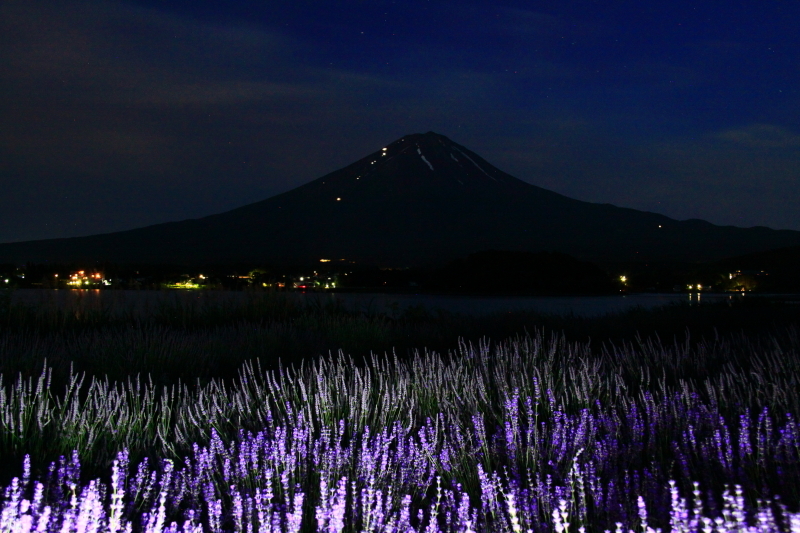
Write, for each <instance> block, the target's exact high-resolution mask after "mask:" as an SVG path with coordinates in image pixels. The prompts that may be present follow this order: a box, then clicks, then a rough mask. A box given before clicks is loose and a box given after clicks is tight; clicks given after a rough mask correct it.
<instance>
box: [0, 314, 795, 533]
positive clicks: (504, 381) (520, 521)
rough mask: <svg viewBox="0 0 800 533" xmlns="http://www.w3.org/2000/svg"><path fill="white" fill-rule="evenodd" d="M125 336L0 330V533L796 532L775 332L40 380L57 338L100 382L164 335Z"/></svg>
mask: <svg viewBox="0 0 800 533" xmlns="http://www.w3.org/2000/svg"><path fill="white" fill-rule="evenodd" d="M0 318H2V317H0ZM129 328H132V329H133V330H135V331H134V333H127V335H131V337H130V338H128V337H125V335H126V333H125V332H124V331H123V330H120V329H115V330H102V331H106V333H105V334H101V333H97V332H95V333H91V332H90V333H87V332H80V331H77V330H76V331H72V332H70V330H69V329H68V328H67V329H63V328H62V329H60V330H59V329H58V328H55V329H53V328H51V329H50V330H47V328H44V329H42V328H39V329H38V330H35V328H34V329H30V330H26V329H25V328H20V327H18V325H16V326H15V329H13V330H12V329H9V328H6V329H4V330H3V339H2V341H0V342H1V343H0V359H3V361H2V363H3V364H4V365H5V366H4V368H10V367H12V366H13V365H12V364H11V363H9V360H10V359H13V361H12V362H13V363H14V365H16V366H17V367H19V368H20V369H23V370H20V371H19V372H18V373H15V374H14V375H9V374H8V373H6V374H5V375H4V376H3V377H2V382H1V383H0V462H2V463H3V465H2V470H0V472H1V473H2V474H3V475H4V476H6V477H4V480H5V481H4V482H5V483H7V485H8V487H7V489H6V490H5V493H4V494H3V495H2V498H0V501H2V514H1V515H0V530H2V531H20V532H22V531H25V532H27V531H60V532H64V533H67V532H73V531H78V532H81V533H83V532H89V531H137V532H138V531H150V532H156V531H158V532H163V531H172V532H178V531H183V532H189V531H193V532H194V531H196V532H200V531H208V532H211V531H235V532H247V533H250V532H259V533H260V532H276V533H277V532H305V531H309V532H310V531H320V532H387V533H388V532H398V533H400V532H402V533H410V532H420V533H422V532H426V533H434V532H441V533H456V532H458V533H465V532H497V533H503V532H527V531H533V532H537V533H538V532H550V531H553V532H557V533H561V532H566V531H570V532H573V531H574V532H577V531H586V532H594V531H598V532H602V531H606V530H608V531H626V532H627V531H629V530H633V531H642V532H647V531H649V530H651V529H652V530H657V529H661V530H662V531H687V532H688V531H692V532H694V531H697V532H701V531H702V532H704V533H705V532H711V531H759V532H767V531H800V508H799V505H800V427H798V424H799V423H800V422H798V421H797V420H796V418H795V417H796V416H797V414H798V413H800V409H798V408H799V407H800V396H799V395H798V389H800V330H798V329H797V328H796V327H795V326H791V325H789V326H782V327H780V328H773V329H772V330H771V331H770V333H769V334H752V335H745V334H741V333H740V334H734V333H726V334H720V335H716V336H714V335H710V336H707V337H705V338H704V339H692V338H684V339H683V340H682V341H663V342H662V341H661V340H659V338H658V337H656V336H650V337H638V338H634V339H633V340H631V341H627V342H617V343H613V344H612V343H605V344H603V345H602V346H601V347H598V346H597V345H596V344H592V343H589V342H582V341H574V340H568V339H567V337H565V336H564V335H563V334H560V333H559V334H550V333H547V332H546V331H544V330H542V329H536V328H531V329H530V330H529V331H530V333H525V334H519V335H515V336H512V337H509V338H506V339H505V340H499V341H497V342H494V341H492V340H489V339H488V338H484V339H482V340H479V341H466V340H460V341H458V342H457V343H456V342H454V346H453V349H452V350H449V351H448V352H445V353H442V352H434V351H431V350H425V349H420V350H417V351H416V352H413V353H411V354H410V355H409V354H396V353H392V352H388V353H381V354H374V355H372V356H371V357H367V358H365V359H355V358H353V357H351V356H350V355H348V354H347V353H345V352H342V351H339V352H338V353H337V352H333V353H329V354H328V355H327V356H321V357H315V358H309V359H306V360H303V361H295V362H292V363H291V364H286V365H283V364H280V365H271V364H270V365H269V368H265V367H264V366H262V365H261V364H260V363H259V362H258V361H257V360H254V361H251V362H244V363H241V364H239V362H237V364H236V371H235V376H236V377H235V378H228V379H222V378H219V379H216V378H211V379H203V380H198V381H196V382H195V383H187V382H186V381H175V382H172V383H166V382H154V381H153V380H152V379H151V378H150V377H145V376H144V375H140V376H136V375H133V374H131V376H130V377H129V378H128V379H125V380H123V379H109V378H106V377H104V376H103V374H101V373H97V372H94V373H93V374H91V375H86V374H84V373H79V372H75V373H73V375H72V376H68V377H67V378H66V379H61V378H59V379H55V380H54V379H53V372H52V370H51V369H50V367H49V363H48V362H47V361H45V360H44V359H43V356H42V354H47V353H51V352H52V351H53V350H55V348H54V346H61V344H59V343H62V344H63V343H67V344H68V343H69V342H70V341H69V339H70V338H71V339H73V341H74V342H77V343H78V344H79V345H80V346H84V347H85V348H86V349H91V350H94V352H95V353H94V355H92V356H91V357H94V358H95V359H93V360H97V361H99V360H102V359H103V357H105V358H108V359H109V361H108V362H107V364H108V365H109V366H108V368H117V367H118V366H119V365H122V363H120V362H119V361H117V360H114V361H111V360H110V359H111V358H114V357H117V358H118V357H122V356H123V355H124V353H123V352H125V351H126V350H128V349H139V348H141V346H142V345H145V346H146V345H148V342H149V343H150V344H154V343H155V344H158V346H160V348H159V350H161V351H163V352H164V353H165V354H166V355H165V356H164V357H166V358H168V357H169V349H168V348H164V347H163V346H167V347H168V346H170V344H169V342H166V343H165V341H164V338H165V336H166V338H170V339H171V338H172V337H170V335H172V334H174V332H171V333H170V332H169V331H165V330H163V329H159V327H158V326H155V325H153V324H144V325H141V324H140V325H139V326H136V327H134V326H129ZM137 328H138V329H137ZM239 328H240V329H239V330H237V331H242V334H244V331H245V330H246V329H247V327H246V326H244V325H240V326H239ZM48 331H49V333H48ZM98 331H101V330H98ZM225 331H227V330H225ZM112 332H114V333H113V334H112ZM195 334H196V335H200V336H201V337H200V338H202V339H206V342H207V343H208V342H211V341H209V340H208V339H209V337H208V335H210V334H209V333H208V332H205V333H198V332H195ZM70 335H71V337H70ZM82 335H83V336H85V335H89V336H90V337H91V335H99V337H97V339H95V341H93V343H88V344H80V342H82V341H81V339H82V338H83V337H82ZM103 335H105V336H103ZM176 335H177V334H176ZM187 335H188V334H187ZM203 335H205V337H204V336H203ZM212 337H213V335H212ZM92 338H94V337H92ZM187 338H188V337H187ZM192 338H194V339H195V340H194V341H192V342H193V343H194V344H192V342H189V341H187V340H185V339H184V344H180V342H179V340H180V336H177V337H175V339H173V341H170V342H173V345H172V346H173V349H175V350H178V351H179V350H180V349H183V348H185V349H188V348H187V346H188V344H191V345H192V347H193V348H192V349H191V350H189V352H190V353H195V354H199V353H200V352H198V351H192V350H195V349H197V350H200V351H202V350H201V348H197V346H202V342H200V341H197V339H196V338H195V337H192ZM217 338H218V337H214V339H217ZM64 339H67V340H64ZM98 339H100V340H98ZM114 339H118V340H117V341H115V340H114ZM119 339H121V340H119ZM131 339H139V341H138V343H139V344H136V343H135V342H133V341H132V340H131ZM101 340H102V342H101ZM103 342H105V344H103ZM115 342H120V343H122V344H116V345H115V344H114V343H115ZM198 342H199V344H198ZM214 342H216V341H214ZM126 343H127V344H126ZM131 343H133V344H131ZM159 343H161V344H159ZM187 343H188V344H187ZM162 345H163V346H162ZM109 346H110V347H109ZM114 346H116V348H113V347H114ZM181 347H183V348H181ZM98 354H99V355H98ZM85 357H89V356H88V355H86V356H85ZM196 359H197V364H198V365H199V366H203V365H205V364H207V362H206V361H204V359H203V357H202V356H200V355H196ZM232 359H233V360H236V361H238V360H237V359H236V358H235V357H233V356H232ZM32 362H37V363H38V365H39V370H38V371H37V372H36V374H35V375H34V374H32V373H31V372H30V371H29V370H28V369H29V368H30V367H31V365H32V364H33V363H32ZM131 364H132V363H131ZM156 364H157V361H156ZM182 364H184V365H191V364H192V363H191V359H190V358H184V359H182ZM123 367H124V365H123ZM153 371H154V372H156V371H157V369H156V368H155V367H154V368H153ZM107 374H108V373H107ZM107 374H106V375H107Z"/></svg>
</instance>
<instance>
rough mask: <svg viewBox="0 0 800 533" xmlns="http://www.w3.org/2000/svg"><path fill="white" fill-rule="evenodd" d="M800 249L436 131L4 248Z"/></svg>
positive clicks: (702, 254) (774, 233) (685, 253)
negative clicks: (525, 175)
mask: <svg viewBox="0 0 800 533" xmlns="http://www.w3.org/2000/svg"><path fill="white" fill-rule="evenodd" d="M795 245H800V232H797V231H789V230H771V229H768V228H764V227H756V228H746V229H745V228H736V227H732V226H716V225H713V224H710V223H708V222H705V221H702V220H687V221H677V220H673V219H671V218H668V217H666V216H663V215H659V214H655V213H648V212H643V211H636V210H634V209H627V208H620V207H616V206H613V205H610V204H594V203H589V202H582V201H579V200H574V199H571V198H568V197H566V196H563V195H560V194H557V193H554V192H552V191H548V190H546V189H542V188H540V187H537V186H535V185H531V184H529V183H526V182H524V181H522V180H519V179H517V178H515V177H513V176H510V175H508V174H506V173H505V172H502V171H501V170H498V169H497V168H495V167H494V166H492V165H491V164H489V163H488V162H487V161H486V160H484V159H483V158H482V157H480V156H479V155H477V154H476V153H474V152H472V151H470V150H468V149H467V148H465V147H463V146H461V145H459V144H457V143H455V142H453V141H451V140H450V139H448V138H447V137H445V136H443V135H439V134H436V133H434V132H428V133H425V134H413V135H406V136H405V137H402V138H400V139H398V140H396V141H394V142H392V143H391V144H388V145H386V146H384V147H381V148H380V149H378V150H376V151H375V152H373V153H371V154H369V155H367V156H366V157H364V158H362V159H360V160H358V161H356V162H354V163H352V164H351V165H349V166H347V167H345V168H342V169H340V170H337V171H334V172H332V173H330V174H327V175H326V176H323V177H321V178H318V179H316V180H314V181H311V182H309V183H307V184H305V185H302V186H300V187H297V188H295V189H292V190H290V191H287V192H285V193H282V194H279V195H276V196H273V197H271V198H268V199H266V200H263V201H260V202H256V203H253V204H249V205H246V206H243V207H240V208H238V209H234V210H232V211H228V212H225V213H221V214H218V215H212V216H208V217H205V218H201V219H195V220H185V221H182V222H171V223H166V224H157V225H154V226H148V227H145V228H139V229H135V230H130V231H123V232H117V233H109V234H104V235H94V236H89V237H77V238H70V239H50V240H42V241H29V242H22V243H11V244H4V245H0V262H12V261H13V262H24V261H33V262H43V261H54V262H66V261H80V260H107V261H113V262H137V263H142V262H148V263H173V264H175V263H184V264H186V263H230V262H271V263H274V264H289V263H295V264H308V263H313V262H319V260H320V259H324V258H328V259H347V260H351V261H356V262H358V263H367V264H381V265H396V266H423V265H433V264H442V263H443V262H445V261H448V260H451V259H453V258H456V257H460V256H465V255H467V254H470V253H473V252H476V251H479V250H487V249H495V250H510V251H529V252H536V251H543V250H547V251H558V252H563V253H567V254H570V255H573V256H576V257H579V258H581V259H587V260H595V261H632V260H634V261H635V260H641V261H660V260H670V261H708V260H714V259H720V258H723V257H730V256H735V255H742V254H746V253H753V252H759V251H765V250H770V249H774V248H779V247H784V246H795Z"/></svg>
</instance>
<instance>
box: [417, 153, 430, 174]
mask: <svg viewBox="0 0 800 533" xmlns="http://www.w3.org/2000/svg"><path fill="white" fill-rule="evenodd" d="M417 153H418V154H419V156H420V157H421V158H422V160H423V161H425V164H427V165H428V166H429V167H431V170H433V165H431V162H430V161H428V160H427V159H425V156H424V155H422V150H420V149H419V148H417Z"/></svg>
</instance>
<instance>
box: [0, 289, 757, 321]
mask: <svg viewBox="0 0 800 533" xmlns="http://www.w3.org/2000/svg"><path fill="white" fill-rule="evenodd" d="M264 294H265V293H249V292H240V291H121V290H120V291H115V290H99V289H93V290H91V289H90V290H64V289H61V290H43V289H20V290H16V291H14V292H13V293H12V300H13V301H15V302H20V303H25V304H28V305H32V304H45V305H47V304H49V305H54V304H56V305H59V306H67V307H70V306H80V307H83V308H90V309H91V308H95V309H112V310H115V311H128V310H129V311H137V312H144V313H145V314H146V313H147V311H148V310H152V309H154V308H157V307H158V306H159V304H160V303H164V302H166V303H172V302H176V301H177V302H180V303H185V304H189V303H192V302H196V303H199V304H205V303H209V304H215V303H223V302H230V303H235V302H237V301H244V300H245V299H246V298H252V297H253V296H254V295H255V297H259V295H264ZM280 294H281V295H284V296H286V297H287V298H289V299H290V301H293V302H296V303H300V304H303V303H305V304H310V305H314V306H319V305H322V306H325V305H326V304H328V303H335V302H336V301H339V302H341V304H342V305H343V306H344V307H345V308H347V309H354V308H355V309H357V310H360V311H365V312H372V313H388V314H390V315H397V314H399V313H402V312H403V311H404V310H405V309H407V308H409V307H412V306H422V307H424V308H425V309H427V310H429V311H435V310H437V309H441V310H444V311H447V312H451V313H462V314H467V315H475V316H478V315H486V314H492V313H507V312H515V311H525V310H527V311H536V312H540V313H546V314H562V315H565V314H573V315H575V316H599V315H604V314H608V313H617V312H621V311H625V310H628V309H631V308H633V307H643V308H647V309H649V308H654V307H660V306H665V305H669V304H675V303H682V302H687V301H688V302H689V303H691V304H693V305H700V304H701V303H711V302H719V301H722V300H733V299H739V298H743V297H745V295H742V294H716V293H706V294H702V295H701V294H700V293H689V294H687V293H667V294H631V295H620V296H616V295H615V296H539V297H513V296H453V295H435V294H385V293H311V292H309V293H303V292H288V293H280ZM746 297H747V298H753V297H757V296H754V295H747V296H746Z"/></svg>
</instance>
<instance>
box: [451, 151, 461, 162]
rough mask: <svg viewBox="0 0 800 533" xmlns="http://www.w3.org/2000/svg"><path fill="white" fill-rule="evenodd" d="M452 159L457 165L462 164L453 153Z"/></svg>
mask: <svg viewBox="0 0 800 533" xmlns="http://www.w3.org/2000/svg"><path fill="white" fill-rule="evenodd" d="M450 157H452V158H453V161H455V162H456V163H460V161H459V160H458V159H457V158H456V156H454V155H453V152H450Z"/></svg>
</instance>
